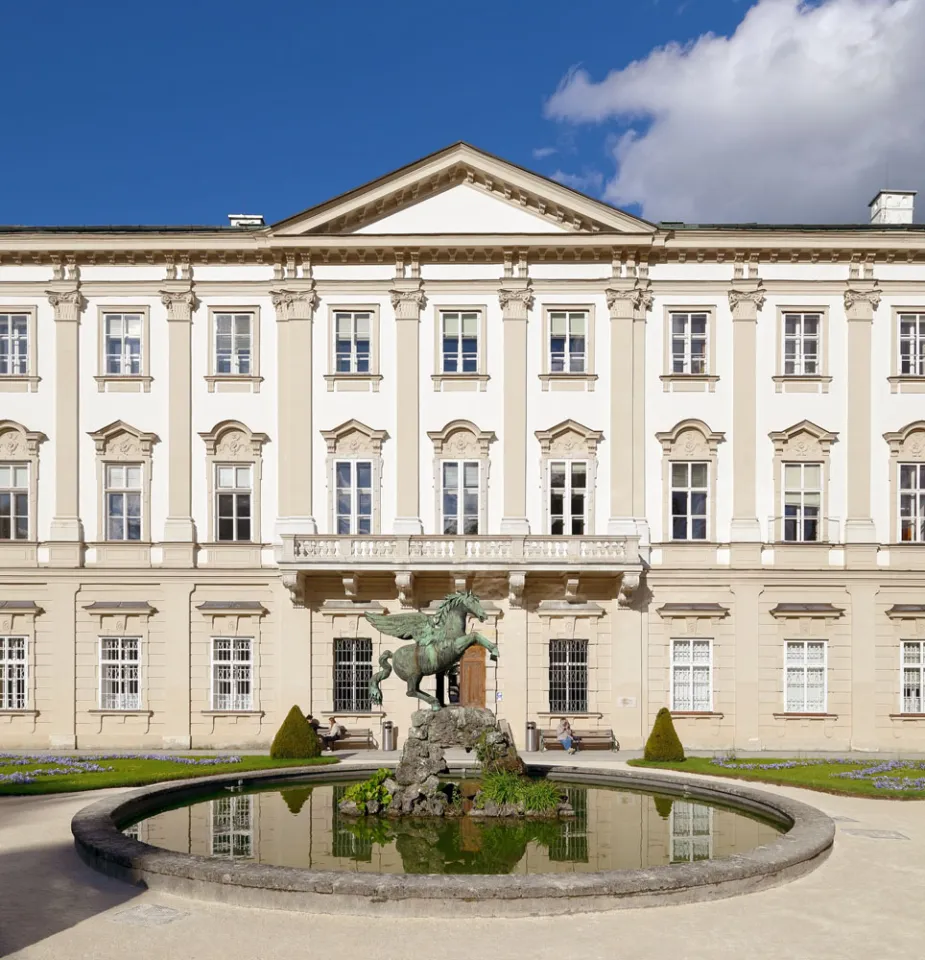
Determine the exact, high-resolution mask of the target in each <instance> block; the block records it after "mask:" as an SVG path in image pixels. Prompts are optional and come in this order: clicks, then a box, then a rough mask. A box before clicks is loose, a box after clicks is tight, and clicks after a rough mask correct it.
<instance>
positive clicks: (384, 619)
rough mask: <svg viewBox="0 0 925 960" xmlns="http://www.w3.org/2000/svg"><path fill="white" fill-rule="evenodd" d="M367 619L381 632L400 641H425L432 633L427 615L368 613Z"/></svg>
mask: <svg viewBox="0 0 925 960" xmlns="http://www.w3.org/2000/svg"><path fill="white" fill-rule="evenodd" d="M366 619H367V620H368V621H369V622H370V623H371V624H372V625H373V626H374V627H375V628H376V629H377V630H378V631H379V632H380V633H384V634H386V635H387V636H390V637H397V638H398V639H399V640H423V639H425V638H426V637H427V635H428V634H429V633H430V628H431V618H430V617H429V616H428V615H427V614H426V613H392V614H382V613H367V614H366Z"/></svg>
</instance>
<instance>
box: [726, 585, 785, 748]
mask: <svg viewBox="0 0 925 960" xmlns="http://www.w3.org/2000/svg"><path fill="white" fill-rule="evenodd" d="M762 589H763V587H762V585H761V583H760V582H758V581H752V580H749V581H744V582H739V583H737V584H734V585H733V587H732V593H733V596H734V597H735V606H734V607H733V611H732V614H733V617H734V618H735V688H734V689H735V734H734V740H733V746H734V747H735V748H736V749H738V750H760V749H761V739H760V736H759V731H760V723H761V716H760V709H761V698H760V684H759V676H760V669H761V663H760V661H759V657H758V651H759V649H760V637H761V633H760V622H759V610H758V603H759V600H760V597H761V591H762ZM775 709H777V708H775Z"/></svg>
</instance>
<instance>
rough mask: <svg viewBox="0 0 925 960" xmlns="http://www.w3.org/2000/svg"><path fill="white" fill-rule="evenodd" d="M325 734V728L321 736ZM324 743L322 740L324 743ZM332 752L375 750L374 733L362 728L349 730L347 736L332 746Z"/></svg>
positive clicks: (321, 731)
mask: <svg viewBox="0 0 925 960" xmlns="http://www.w3.org/2000/svg"><path fill="white" fill-rule="evenodd" d="M321 733H324V728H323V727H322V729H321V730H320V731H319V735H320V734H321ZM323 742H324V741H323V740H322V743H323ZM330 749H331V750H375V749H376V741H375V739H374V738H373V732H372V730H369V729H363V728H362V727H353V728H349V727H348V728H347V733H346V735H345V736H343V737H341V738H340V739H339V740H335V741H334V742H333V743H332V744H330Z"/></svg>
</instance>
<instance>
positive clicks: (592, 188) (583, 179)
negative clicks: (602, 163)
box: [552, 170, 604, 193]
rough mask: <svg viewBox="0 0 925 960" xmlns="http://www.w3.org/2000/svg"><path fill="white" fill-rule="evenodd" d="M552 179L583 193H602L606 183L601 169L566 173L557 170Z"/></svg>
mask: <svg viewBox="0 0 925 960" xmlns="http://www.w3.org/2000/svg"><path fill="white" fill-rule="evenodd" d="M552 179H553V180H555V181H557V182H558V183H563V184H565V186H567V187H571V188H572V189H573V190H580V191H581V192H582V193H600V190H601V187H602V186H603V185H604V174H603V173H601V172H600V171H599V170H585V172H584V173H580V174H579V173H565V172H564V171H563V170H556V172H555V173H554V174H553V175H552Z"/></svg>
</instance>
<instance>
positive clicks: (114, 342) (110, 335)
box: [104, 313, 143, 376]
mask: <svg viewBox="0 0 925 960" xmlns="http://www.w3.org/2000/svg"><path fill="white" fill-rule="evenodd" d="M104 324H105V330H106V344H105V354H106V373H107V374H111V375H113V376H138V375H139V374H140V373H141V350H142V329H143V319H142V316H141V314H140V313H107V314H106V315H105V318H104Z"/></svg>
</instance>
